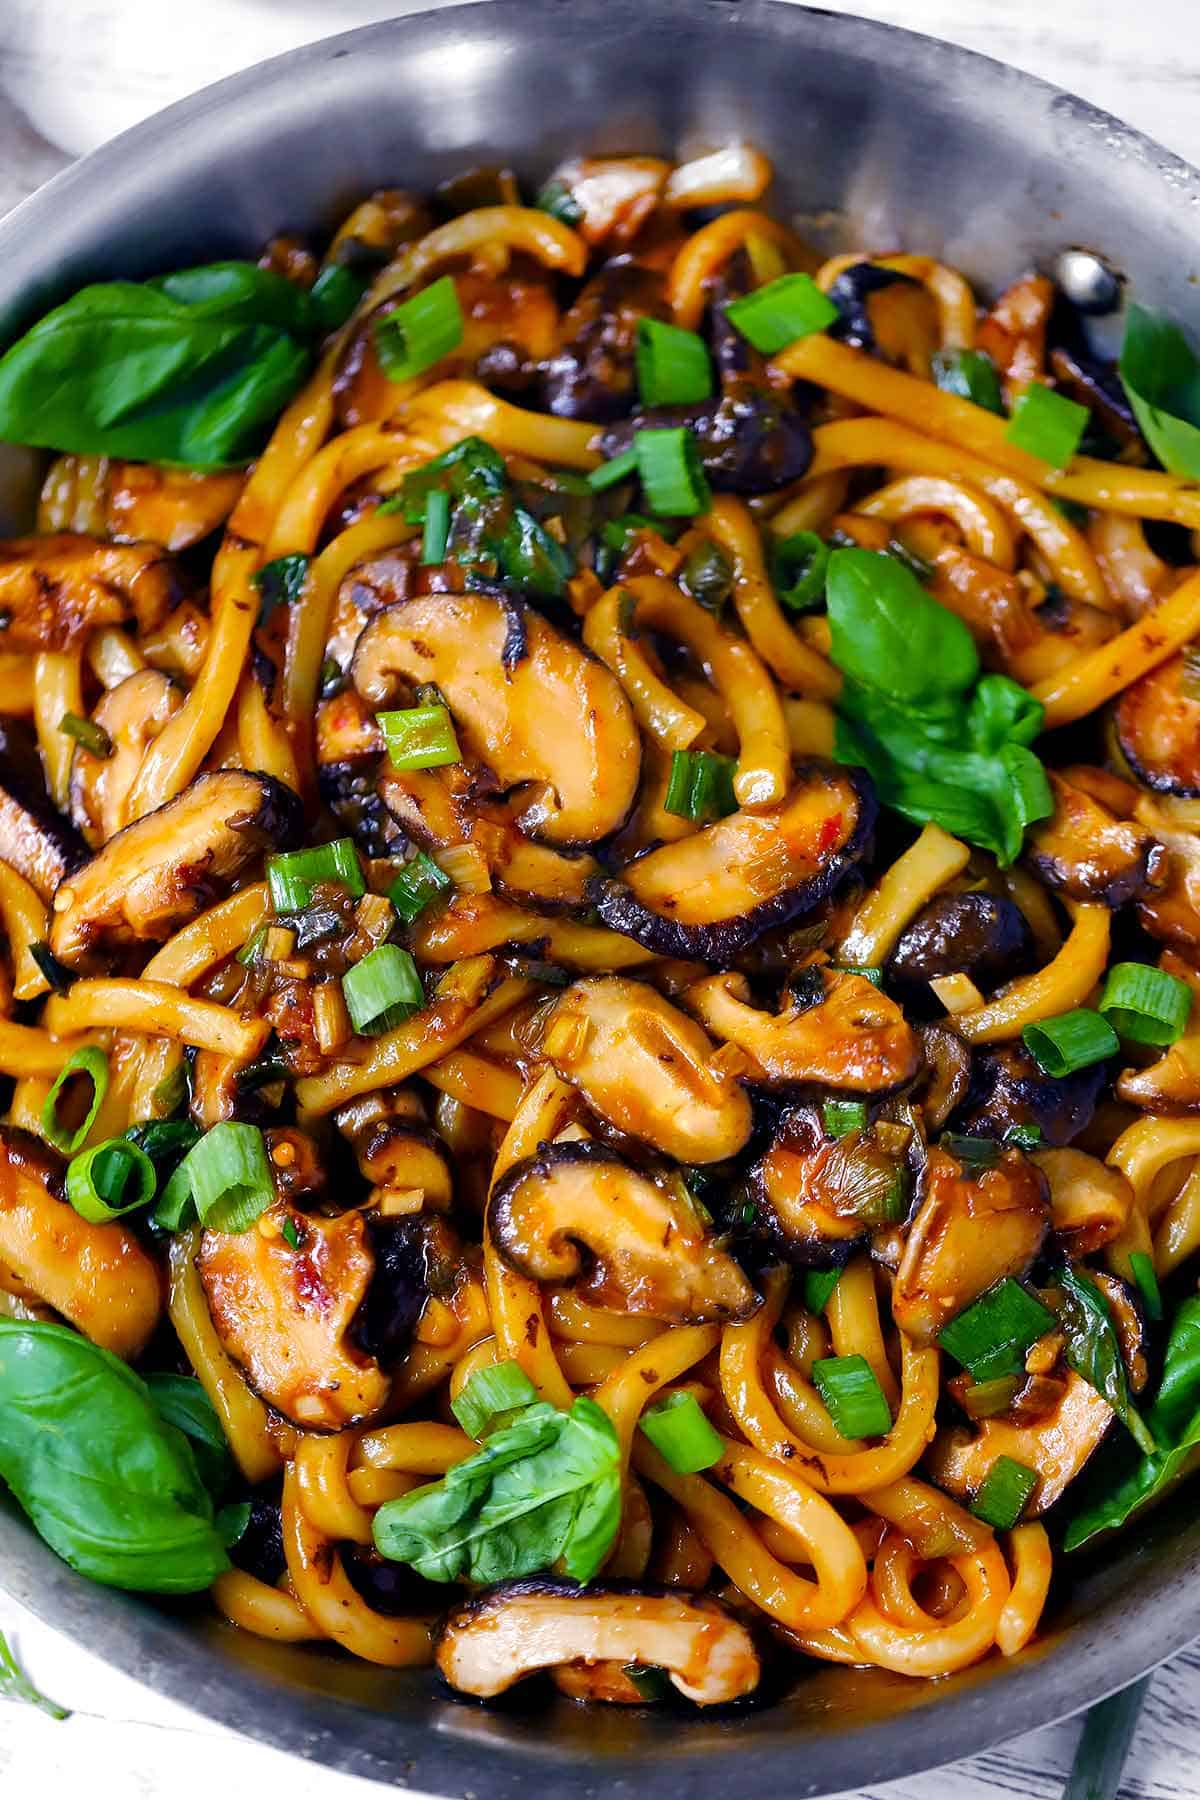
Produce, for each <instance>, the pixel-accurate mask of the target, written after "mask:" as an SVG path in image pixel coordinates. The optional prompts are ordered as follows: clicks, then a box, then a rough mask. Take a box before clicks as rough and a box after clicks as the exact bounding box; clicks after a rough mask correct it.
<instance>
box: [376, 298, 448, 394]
mask: <svg viewBox="0 0 1200 1800" xmlns="http://www.w3.org/2000/svg"><path fill="white" fill-rule="evenodd" d="M373 336H374V339H375V354H376V356H377V357H378V358H379V366H380V368H381V369H382V370H383V372H384V374H385V375H386V376H387V378H388V380H389V381H408V380H410V379H411V377H412V376H414V375H422V374H424V372H425V370H426V369H431V368H432V367H433V365H434V363H436V362H440V361H441V359H442V357H443V356H449V354H450V352H451V351H452V350H457V349H458V346H459V345H460V344H461V343H462V338H463V316H462V308H461V306H460V305H459V304H458V292H457V289H456V288H455V286H454V277H453V276H452V275H443V276H441V277H440V279H439V280H437V281H433V282H431V283H430V284H429V286H428V287H427V288H422V289H421V292H420V293H419V294H414V295H413V296H412V298H411V299H410V300H402V301H401V303H400V305H399V306H398V307H397V308H396V309H395V311H394V312H390V313H383V314H382V315H378V314H377V315H376V318H375V324H374V327H373Z"/></svg>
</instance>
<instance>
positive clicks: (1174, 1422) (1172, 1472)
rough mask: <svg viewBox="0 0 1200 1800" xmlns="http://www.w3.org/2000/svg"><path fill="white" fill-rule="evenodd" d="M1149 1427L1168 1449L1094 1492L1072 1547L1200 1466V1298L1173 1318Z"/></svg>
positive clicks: (1068, 1539) (1070, 1536) (1068, 1541)
mask: <svg viewBox="0 0 1200 1800" xmlns="http://www.w3.org/2000/svg"><path fill="white" fill-rule="evenodd" d="M1146 1425H1147V1427H1148V1429H1149V1430H1150V1432H1151V1433H1152V1434H1153V1436H1154V1438H1155V1440H1156V1442H1157V1443H1158V1444H1160V1445H1161V1446H1162V1448H1161V1449H1160V1450H1157V1451H1156V1452H1155V1453H1154V1454H1153V1455H1150V1456H1142V1457H1139V1459H1138V1460H1137V1462H1136V1463H1135V1464H1134V1465H1133V1466H1132V1467H1130V1468H1127V1469H1125V1470H1124V1471H1123V1472H1122V1473H1120V1474H1119V1475H1118V1476H1117V1478H1116V1479H1115V1480H1113V1481H1111V1482H1110V1483H1109V1484H1108V1485H1107V1486H1105V1487H1103V1488H1101V1489H1100V1490H1099V1491H1097V1492H1094V1493H1093V1494H1092V1495H1091V1497H1090V1498H1089V1500H1088V1503H1087V1504H1086V1505H1085V1506H1084V1507H1083V1508H1082V1509H1081V1510H1080V1511H1079V1512H1077V1513H1076V1514H1075V1516H1074V1518H1073V1519H1072V1520H1071V1522H1070V1524H1069V1525H1068V1526H1067V1529H1066V1533H1065V1535H1064V1538H1063V1544H1064V1547H1065V1548H1066V1549H1067V1550H1078V1549H1080V1548H1081V1547H1082V1546H1083V1545H1084V1544H1087V1543H1090V1542H1091V1541H1092V1539H1093V1538H1095V1537H1098V1536H1100V1535H1101V1533H1103V1532H1106V1531H1115V1530H1116V1529H1117V1527H1118V1526H1120V1525H1124V1524H1126V1523H1127V1522H1128V1520H1129V1519H1130V1518H1131V1517H1132V1516H1133V1514H1134V1513H1135V1512H1137V1511H1139V1510H1140V1509H1141V1508H1142V1507H1143V1506H1146V1505H1148V1504H1149V1503H1150V1502H1151V1501H1153V1500H1158V1499H1161V1498H1162V1496H1163V1495H1164V1494H1165V1493H1166V1492H1167V1490H1168V1489H1169V1488H1171V1487H1173V1486H1174V1485H1175V1483H1176V1482H1177V1481H1179V1480H1181V1479H1182V1477H1183V1476H1184V1475H1186V1474H1189V1473H1190V1472H1191V1470H1192V1469H1193V1468H1195V1467H1196V1466H1198V1465H1200V1299H1192V1300H1185V1301H1184V1302H1183V1304H1182V1305H1181V1306H1180V1308H1179V1311H1178V1312H1177V1313H1176V1314H1175V1317H1174V1319H1173V1320H1172V1322H1171V1330H1170V1334H1169V1336H1168V1339H1167V1348H1166V1352H1165V1355H1164V1358H1163V1374H1162V1381H1161V1383H1160V1384H1159V1389H1158V1395H1157V1397H1156V1399H1155V1402H1154V1405H1153V1406H1152V1407H1151V1408H1150V1410H1149V1412H1148V1413H1147V1415H1146Z"/></svg>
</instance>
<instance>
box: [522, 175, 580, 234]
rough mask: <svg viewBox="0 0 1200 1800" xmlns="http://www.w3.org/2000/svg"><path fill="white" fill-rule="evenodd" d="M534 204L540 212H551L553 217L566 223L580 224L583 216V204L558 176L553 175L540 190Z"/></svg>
mask: <svg viewBox="0 0 1200 1800" xmlns="http://www.w3.org/2000/svg"><path fill="white" fill-rule="evenodd" d="M533 204H534V205H535V206H536V207H537V209H538V211H539V212H545V213H549V214H550V217H551V218H552V219H559V220H560V221H561V222H562V223H563V224H564V225H571V226H575V225H578V224H579V222H580V220H581V219H582V218H583V208H582V206H580V204H579V202H578V200H577V199H576V198H575V196H574V194H573V193H572V192H571V190H570V188H569V187H568V186H567V184H566V182H565V181H560V180H559V179H558V177H557V176H552V177H551V179H550V180H549V181H548V182H546V184H545V186H544V187H542V188H541V189H540V190H539V192H538V197H537V199H536V200H535V201H534V203H533Z"/></svg>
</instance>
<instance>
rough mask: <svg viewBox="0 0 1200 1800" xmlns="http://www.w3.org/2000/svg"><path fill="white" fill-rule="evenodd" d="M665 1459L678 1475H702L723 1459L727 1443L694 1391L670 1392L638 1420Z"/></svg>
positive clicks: (648, 1408)
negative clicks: (708, 1417)
mask: <svg viewBox="0 0 1200 1800" xmlns="http://www.w3.org/2000/svg"><path fill="white" fill-rule="evenodd" d="M638 1424H639V1425H640V1426H641V1429H642V1431H643V1432H644V1433H645V1434H646V1436H647V1437H648V1438H649V1439H650V1442H651V1443H652V1444H653V1445H654V1448H655V1449H656V1450H657V1451H658V1453H659V1455H660V1456H661V1457H662V1459H663V1461H664V1462H667V1463H670V1465H671V1467H672V1468H673V1469H674V1471H675V1473H676V1474H677V1475H698V1474H699V1473H700V1470H701V1469H711V1468H712V1466H713V1464H714V1463H716V1462H720V1460H721V1457H722V1455H723V1454H724V1450H725V1446H724V1444H723V1443H722V1442H721V1438H720V1434H719V1433H718V1432H717V1431H716V1430H714V1428H713V1426H712V1425H711V1424H710V1423H709V1421H708V1419H707V1418H706V1417H705V1416H704V1413H703V1411H702V1410H701V1407H700V1403H699V1401H698V1400H697V1399H696V1396H695V1395H694V1394H688V1393H684V1392H678V1393H674V1394H667V1395H666V1396H665V1398H663V1399H662V1400H658V1401H656V1402H655V1404H654V1405H653V1406H648V1407H647V1408H646V1410H645V1412H644V1413H643V1414H642V1416H641V1418H640V1419H639V1420H638Z"/></svg>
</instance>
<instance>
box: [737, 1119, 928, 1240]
mask: <svg viewBox="0 0 1200 1800" xmlns="http://www.w3.org/2000/svg"><path fill="white" fill-rule="evenodd" d="M909 1188H910V1175H909V1170H908V1167H907V1166H906V1159H905V1158H903V1157H901V1156H897V1155H896V1153H895V1151H894V1150H892V1149H889V1148H888V1147H887V1146H886V1144H884V1143H883V1142H882V1141H881V1140H880V1139H879V1138H878V1137H877V1136H876V1134H875V1132H874V1130H866V1131H857V1130H856V1131H849V1132H846V1133H845V1134H844V1135H843V1136H842V1137H839V1138H834V1137H831V1136H830V1135H829V1134H828V1133H827V1132H826V1131H825V1129H824V1126H823V1124H822V1122H821V1118H820V1116H819V1114H818V1113H817V1111H816V1109H815V1108H813V1107H810V1106H800V1107H795V1108H793V1110H792V1111H790V1112H789V1113H787V1114H786V1116H785V1118H784V1120H783V1123H782V1124H781V1126H780V1128H779V1131H778V1133H777V1135H776V1137H775V1141H774V1143H773V1144H772V1145H771V1148H770V1149H769V1150H768V1151H767V1153H766V1155H765V1156H764V1157H763V1158H762V1159H761V1161H760V1162H759V1163H758V1164H757V1165H756V1167H755V1169H754V1171H753V1174H752V1177H751V1189H752V1193H753V1195H754V1206H755V1224H756V1226H757V1227H758V1228H759V1229H760V1230H761V1231H763V1232H764V1233H765V1234H766V1235H767V1236H768V1237H769V1238H770V1239H771V1241H772V1243H773V1244H774V1245H775V1246H776V1248H777V1249H778V1250H780V1251H781V1252H782V1254H783V1255H784V1256H785V1257H786V1258H787V1260H788V1262H790V1263H795V1264H797V1265H798V1266H800V1267H807V1266H809V1265H811V1266H814V1267H817V1268H838V1267H840V1266H841V1265H842V1264H843V1263H845V1262H847V1261H848V1260H849V1258H850V1256H851V1255H852V1253H853V1252H854V1251H855V1250H856V1249H858V1248H860V1247H861V1246H862V1245H863V1244H865V1242H866V1240H867V1239H868V1238H869V1237H870V1235H871V1234H872V1232H874V1231H876V1230H878V1229H880V1228H882V1227H883V1226H886V1225H889V1224H894V1223H895V1222H896V1219H897V1216H898V1215H899V1216H902V1215H903V1212H904V1211H905V1210H907V1197H908V1193H909Z"/></svg>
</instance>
